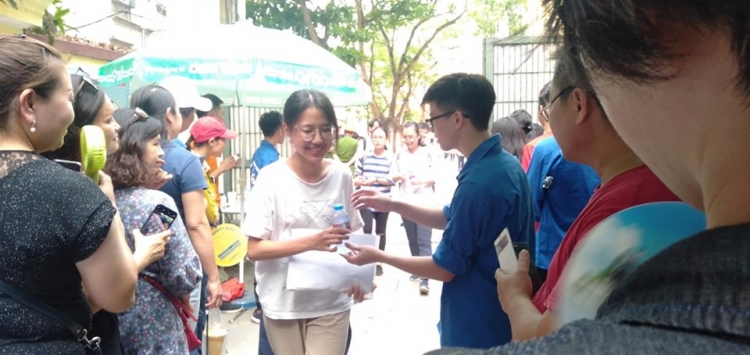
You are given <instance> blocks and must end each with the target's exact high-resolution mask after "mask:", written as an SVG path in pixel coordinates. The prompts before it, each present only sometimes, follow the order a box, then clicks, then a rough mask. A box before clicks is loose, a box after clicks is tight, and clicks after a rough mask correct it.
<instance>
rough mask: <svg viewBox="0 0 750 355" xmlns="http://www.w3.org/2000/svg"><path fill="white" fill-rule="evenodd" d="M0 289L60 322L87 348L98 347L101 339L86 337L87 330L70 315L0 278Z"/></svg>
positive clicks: (93, 348) (19, 301)
mask: <svg viewBox="0 0 750 355" xmlns="http://www.w3.org/2000/svg"><path fill="white" fill-rule="evenodd" d="M0 291H2V293H4V294H6V295H8V296H10V297H11V298H13V299H15V300H16V301H18V303H21V304H23V305H24V306H26V307H28V308H31V309H33V310H35V311H37V312H39V313H41V314H43V315H45V316H47V317H49V318H51V319H54V320H55V321H57V322H58V323H60V324H62V325H63V326H64V327H65V328H68V330H69V331H70V332H71V333H73V335H74V336H75V338H76V340H78V342H79V343H82V344H83V345H85V346H86V347H87V348H89V349H92V350H95V349H98V348H99V343H100V342H101V339H100V338H99V337H93V338H91V339H89V338H88V331H87V330H86V328H84V327H82V326H81V325H80V324H78V323H76V322H75V321H74V320H73V319H72V318H70V316H68V315H66V314H64V313H62V312H60V311H58V310H56V309H54V308H52V306H50V305H48V304H46V303H44V302H42V301H39V300H38V299H36V298H34V297H32V296H30V295H28V294H26V293H25V292H23V291H21V290H19V289H17V288H15V287H13V286H11V285H9V284H7V283H6V282H5V281H3V280H0Z"/></svg>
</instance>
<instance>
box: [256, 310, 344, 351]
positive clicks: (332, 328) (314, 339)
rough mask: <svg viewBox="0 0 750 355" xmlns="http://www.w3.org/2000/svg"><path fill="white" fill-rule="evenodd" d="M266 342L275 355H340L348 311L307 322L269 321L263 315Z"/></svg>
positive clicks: (303, 320)
mask: <svg viewBox="0 0 750 355" xmlns="http://www.w3.org/2000/svg"><path fill="white" fill-rule="evenodd" d="M263 323H264V325H265V327H266V334H267V335H268V342H269V343H271V349H273V352H274V354H276V355H343V354H344V351H346V337H347V336H348V334H349V311H346V312H341V313H335V314H329V315H327V316H322V317H318V318H310V319H270V318H268V317H266V315H265V314H264V315H263Z"/></svg>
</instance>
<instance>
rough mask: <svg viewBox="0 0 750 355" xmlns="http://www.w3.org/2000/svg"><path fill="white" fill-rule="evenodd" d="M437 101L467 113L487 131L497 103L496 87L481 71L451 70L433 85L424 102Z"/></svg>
mask: <svg viewBox="0 0 750 355" xmlns="http://www.w3.org/2000/svg"><path fill="white" fill-rule="evenodd" d="M430 103H433V104H435V105H436V106H437V107H440V109H442V110H445V111H446V112H447V111H450V110H458V111H461V112H462V113H464V114H465V115H466V116H467V117H468V119H469V121H471V125H472V126H474V128H475V129H476V130H478V131H487V130H488V129H489V125H490V118H491V116H492V109H493V108H494V106H495V89H494V88H493V87H492V84H491V83H490V82H489V81H488V80H487V79H486V78H485V77H484V76H481V75H478V74H467V73H454V74H448V75H446V76H444V77H442V78H440V79H438V81H436V82H434V83H433V84H432V85H430V88H429V89H427V92H426V93H425V94H424V98H423V99H422V104H423V105H425V104H430Z"/></svg>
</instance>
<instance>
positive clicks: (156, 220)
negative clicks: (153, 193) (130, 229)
mask: <svg viewBox="0 0 750 355" xmlns="http://www.w3.org/2000/svg"><path fill="white" fill-rule="evenodd" d="M175 219H177V212H175V211H173V210H171V209H170V208H169V207H167V206H164V205H156V207H154V209H153V210H152V211H151V214H149V216H148V219H147V220H146V223H144V224H143V227H141V233H142V234H143V235H150V234H156V233H160V232H163V231H165V230H167V229H169V228H170V227H171V226H172V223H174V221H175Z"/></svg>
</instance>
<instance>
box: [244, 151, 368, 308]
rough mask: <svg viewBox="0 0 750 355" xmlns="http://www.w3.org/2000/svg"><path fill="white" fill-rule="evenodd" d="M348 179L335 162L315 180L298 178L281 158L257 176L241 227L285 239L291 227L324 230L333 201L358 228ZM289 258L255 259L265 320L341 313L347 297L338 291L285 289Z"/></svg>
mask: <svg viewBox="0 0 750 355" xmlns="http://www.w3.org/2000/svg"><path fill="white" fill-rule="evenodd" d="M353 192H354V182H353V180H352V174H351V171H350V170H349V168H348V167H347V166H346V165H344V164H342V163H339V162H332V164H331V167H330V169H329V171H328V175H326V176H325V177H324V178H323V179H322V180H321V181H319V182H317V183H314V184H310V183H307V182H304V181H302V180H301V179H300V178H299V177H298V176H297V174H295V173H294V172H293V171H292V169H291V168H290V167H289V165H287V162H286V160H285V159H281V160H279V161H277V162H275V163H272V164H271V165H268V166H267V167H265V168H263V170H261V171H260V173H259V174H258V178H257V180H256V183H255V186H253V189H252V192H251V194H250V199H249V202H248V208H247V210H248V213H247V217H246V218H245V221H244V223H243V225H242V231H243V232H244V233H245V235H247V236H249V237H251V238H252V237H254V238H262V239H266V240H277V241H284V240H290V239H291V236H292V233H291V230H292V229H294V228H312V229H320V230H323V229H328V228H330V227H331V219H332V217H333V205H334V204H337V203H341V204H343V205H344V208H345V209H346V211H347V213H348V214H349V219H350V223H351V228H352V231H356V230H359V229H361V228H362V226H363V223H362V218H361V217H360V215H359V211H357V210H355V209H354V208H353V207H352V205H351V196H352V193H353ZM288 268H289V258H282V259H275V260H259V261H256V262H255V277H256V279H257V280H258V288H257V291H258V296H259V297H260V302H261V304H263V314H264V315H266V316H268V317H269V318H271V319H306V318H316V317H322V316H325V315H329V314H335V313H340V312H344V311H346V310H348V309H350V308H351V307H352V304H353V303H352V300H351V298H350V297H348V296H347V295H346V294H344V293H343V292H341V291H290V290H287V289H286V277H287V272H288Z"/></svg>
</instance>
